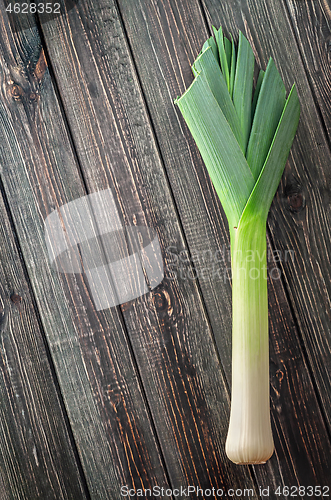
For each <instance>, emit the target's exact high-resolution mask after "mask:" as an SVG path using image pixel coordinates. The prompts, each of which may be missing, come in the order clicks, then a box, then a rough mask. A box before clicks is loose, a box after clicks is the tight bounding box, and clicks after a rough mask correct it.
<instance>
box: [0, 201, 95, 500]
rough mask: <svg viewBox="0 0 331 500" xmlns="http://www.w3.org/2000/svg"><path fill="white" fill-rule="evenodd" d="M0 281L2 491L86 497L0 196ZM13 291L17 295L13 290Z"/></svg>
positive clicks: (18, 495)
mask: <svg viewBox="0 0 331 500" xmlns="http://www.w3.org/2000/svg"><path fill="white" fill-rule="evenodd" d="M0 210H1V226H0V247H1V260H0V283H1V296H2V307H4V308H5V311H6V312H7V314H8V322H7V325H6V326H5V325H4V324H3V323H1V332H0V354H1V356H0V399H1V410H0V443H1V446H0V476H1V486H0V494H1V498H3V499H4V500H7V499H8V500H9V499H10V500H11V499H20V500H21V499H22V500H24V499H27V500H30V499H32V498H33V499H37V498H42V499H44V498H47V499H50V500H51V499H53V500H56V499H72V500H76V499H77V498H82V499H85V498H87V497H86V495H85V493H84V489H83V486H82V482H81V478H80V472H79V470H78V467H77V463H76V458H75V456H74V453H73V450H72V444H71V441H70V437H69V434H68V429H67V422H66V420H65V418H64V415H63V410H62V407H61V403H60V401H59V397H58V394H57V390H58V389H57V387H56V386H55V383H54V380H53V374H52V372H51V369H50V364H49V360H48V356H47V352H46V349H45V345H44V339H43V333H42V332H41V330H40V326H39V323H38V319H37V317H36V313H35V308H34V304H33V299H32V297H31V295H30V290H29V286H28V283H27V282H26V279H25V275H24V271H23V269H22V265H21V258H20V255H19V253H18V250H17V248H16V245H15V241H14V237H13V232H12V228H11V225H10V223H9V220H8V218H7V215H6V208H5V205H4V203H3V200H2V198H1V200H0ZM14 291H15V294H14Z"/></svg>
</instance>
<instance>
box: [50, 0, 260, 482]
mask: <svg viewBox="0 0 331 500" xmlns="http://www.w3.org/2000/svg"><path fill="white" fill-rule="evenodd" d="M43 33H44V37H45V40H46V44H47V49H48V52H49V54H50V59H51V61H52V65H53V70H54V74H55V77H56V81H57V83H58V86H59V91H60V94H61V97H62V99H63V102H64V109H65V113H66V117H67V119H68V123H69V126H70V130H71V132H72V136H73V140H74V143H75V147H76V151H77V155H78V158H79V161H80V165H81V168H82V172H83V175H84V179H85V182H86V185H87V187H88V190H89V192H94V191H98V190H101V189H105V188H108V187H111V188H112V189H114V191H115V192H116V195H117V199H118V208H119V212H120V213H121V216H122V218H123V221H124V222H125V223H126V224H134V225H138V226H139V225H149V226H151V227H155V229H156V230H157V233H158V236H159V239H160V244H161V247H162V250H163V256H164V264H165V267H166V268H167V265H168V264H169V259H170V258H171V256H170V255H169V253H168V251H167V250H168V249H169V247H171V246H175V247H176V248H179V249H180V250H182V251H183V254H184V253H185V252H186V251H187V248H186V245H185V241H184V239H183V235H182V232H181V226H180V223H179V220H178V216H177V213H176V209H175V206H174V204H173V200H172V193H171V191H170V189H169V187H168V183H167V178H166V176H165V173H164V170H163V166H162V163H161V161H160V157H159V155H158V150H157V147H156V144H155V141H154V137H153V132H152V129H151V127H150V123H149V119H148V115H147V113H146V109H145V106H144V100H143V97H142V95H141V91H140V87H139V83H138V81H137V76H136V74H135V70H134V66H133V64H132V60H131V58H130V52H129V50H128V46H127V42H126V39H125V35H124V32H123V29H122V26H121V23H120V19H119V16H118V12H117V9H116V6H115V5H114V4H113V2H109V1H107V2H106V1H100V2H98V3H95V2H92V1H90V0H87V1H85V2H82V3H79V4H78V5H77V6H76V8H75V9H73V10H71V11H70V12H69V13H68V15H67V16H66V17H63V18H62V19H58V20H54V21H52V22H50V23H47V24H44V25H43ZM184 267H185V272H186V273H192V266H191V264H190V262H186V263H184ZM121 309H122V313H123V318H124V322H125V325H126V328H127V331H128V335H129V338H130V341H131V344H132V349H133V353H134V355H135V358H136V360H137V366H138V369H139V373H140V377H141V380H142V383H143V386H144V389H145V394H146V398H147V401H148V404H149V405H150V409H151V414H152V416H153V420H154V425H155V428H156V431H157V434H158V438H159V442H160V445H161V448H162V452H163V455H164V460H165V463H166V466H167V471H168V474H169V477H170V481H171V484H172V485H173V487H176V488H177V487H178V486H181V485H182V486H187V485H192V484H195V485H199V486H200V487H204V488H209V487H215V488H217V487H218V488H220V487H224V488H226V487H232V486H233V485H236V484H238V485H243V484H245V485H246V486H247V488H254V483H253V482H252V478H251V476H250V472H249V469H248V468H246V467H243V468H240V469H238V468H236V467H235V466H234V465H233V464H231V463H230V462H229V461H228V460H227V459H226V458H225V453H224V442H225V437H226V431H227V421H228V408H229V400H228V393H227V390H226V385H225V383H224V380H223V377H222V372H221V369H220V366H219V362H218V358H217V355H216V351H215V346H214V341H213V338H212V335H211V330H210V326H209V323H208V320H207V318H206V315H205V312H204V309H203V304H202V302H201V299H200V295H199V291H198V287H197V284H196V282H194V281H192V280H188V279H186V278H185V277H180V276H179V275H178V276H176V277H175V279H173V280H172V279H169V275H168V273H167V276H166V278H165V279H164V280H163V282H162V284H161V285H160V286H159V287H158V288H157V289H155V291H154V292H153V293H151V294H150V295H147V296H145V297H141V298H139V299H137V300H135V301H132V302H131V303H128V304H125V305H124V306H122V308H121ZM104 314H105V317H108V315H109V314H110V313H109V312H105V313H104Z"/></svg>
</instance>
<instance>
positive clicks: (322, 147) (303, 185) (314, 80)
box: [285, 0, 331, 428]
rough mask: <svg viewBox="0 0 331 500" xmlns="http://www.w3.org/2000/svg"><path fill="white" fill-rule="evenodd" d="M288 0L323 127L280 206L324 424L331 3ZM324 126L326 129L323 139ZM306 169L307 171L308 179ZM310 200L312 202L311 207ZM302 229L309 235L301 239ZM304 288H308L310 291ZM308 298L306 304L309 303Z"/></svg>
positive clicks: (329, 362)
mask: <svg viewBox="0 0 331 500" xmlns="http://www.w3.org/2000/svg"><path fill="white" fill-rule="evenodd" d="M287 5H288V9H289V14H290V18H291V21H292V24H293V27H294V31H295V35H296V38H297V41H298V44H299V50H300V55H301V58H302V60H303V64H304V67H305V71H306V74H307V77H308V81H309V84H310V88H311V90H312V93H313V95H314V98H315V104H316V105H317V107H318V109H319V112H320V113H321V115H322V121H323V125H324V126H323V129H324V130H323V129H322V127H320V126H319V127H318V128H317V127H316V132H314V134H313V135H312V138H311V140H310V143H309V148H311V149H308V146H307V147H305V149H304V152H306V151H307V150H308V151H309V159H308V162H305V163H304V164H303V165H302V169H300V170H299V171H298V172H295V173H292V172H290V173H289V175H288V178H287V185H285V188H286V194H287V200H288V205H287V206H286V205H285V208H288V206H289V208H290V209H291V215H292V218H293V222H292V226H294V231H293V233H294V235H293V236H294V237H296V238H297V239H298V240H299V241H300V243H301V245H300V254H303V255H307V259H308V262H309V271H308V273H309V275H308V276H305V274H306V270H303V268H302V267H301V268H300V270H299V272H297V273H294V272H292V271H293V270H292V269H291V270H290V274H289V276H288V283H287V286H288V288H289V290H290V293H291V297H292V301H293V303H294V304H295V309H296V311H297V316H298V318H300V323H301V329H302V333H303V338H304V342H305V346H306V350H307V355H308V358H309V362H310V364H311V367H312V371H313V374H314V377H315V380H316V383H317V385H318V387H319V391H320V397H321V399H322V401H323V403H324V408H325V414H326V418H327V421H328V425H329V428H331V412H330V390H331V389H330V387H331V379H330V372H331V356H330V341H331V336H330V292H331V287H330V264H329V263H330V253H331V243H330V230H329V222H328V221H329V217H330V209H329V206H330V180H331V169H330V148H329V145H330V139H331V103H330V47H331V42H330V40H331V36H330V23H331V9H330V3H329V2H327V1H326V0H318V1H316V2H308V1H302V2H290V1H288V2H287ZM309 111H310V110H309V109H307V111H306V113H307V114H308V113H309ZM308 116H310V115H308ZM310 120H312V123H314V121H315V120H316V115H312V116H311V117H310ZM323 132H326V136H327V138H326V139H327V140H325V137H324V133H323ZM321 166H322V168H321ZM308 169H309V170H308ZM307 174H308V175H309V178H308V182H307V179H306V178H307ZM311 186H312V187H313V189H311ZM293 204H294V207H293ZM291 205H292V206H291ZM311 205H312V206H313V212H312V213H311ZM307 235H309V239H306V237H307ZM305 264H306V261H305ZM301 265H302V261H301ZM311 287H313V288H311ZM305 290H309V294H307V293H306V291H305ZM299 292H300V293H299ZM307 304H309V307H308V308H307Z"/></svg>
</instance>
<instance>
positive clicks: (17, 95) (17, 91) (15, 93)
mask: <svg viewBox="0 0 331 500" xmlns="http://www.w3.org/2000/svg"><path fill="white" fill-rule="evenodd" d="M10 93H11V96H12V98H13V99H14V100H15V101H19V100H20V99H21V97H22V95H23V94H24V91H23V89H22V87H20V86H19V85H16V84H15V85H13V86H12V88H11V91H10Z"/></svg>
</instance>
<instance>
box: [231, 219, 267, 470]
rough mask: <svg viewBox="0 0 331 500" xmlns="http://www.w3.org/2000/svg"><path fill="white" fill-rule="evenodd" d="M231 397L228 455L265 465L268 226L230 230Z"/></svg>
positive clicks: (240, 461) (251, 224) (234, 460)
mask: <svg viewBox="0 0 331 500" xmlns="http://www.w3.org/2000/svg"><path fill="white" fill-rule="evenodd" d="M231 259H232V265H231V266H232V325H233V328H232V391H231V393H232V400H231V415H230V423H229V430H228V437H227V441H226V454H227V455H228V457H229V458H230V460H232V461H233V462H235V463H240V464H245V463H250V464H252V463H254V464H258V463H264V462H266V460H268V459H269V458H270V456H271V455H272V453H273V450H274V443H273V438H272V432H271V425H270V405H269V345H268V292H267V257H266V224H265V222H263V221H261V220H259V219H258V220H256V223H253V222H250V223H249V224H245V225H244V226H241V227H239V228H238V229H233V230H232V231H231Z"/></svg>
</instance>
